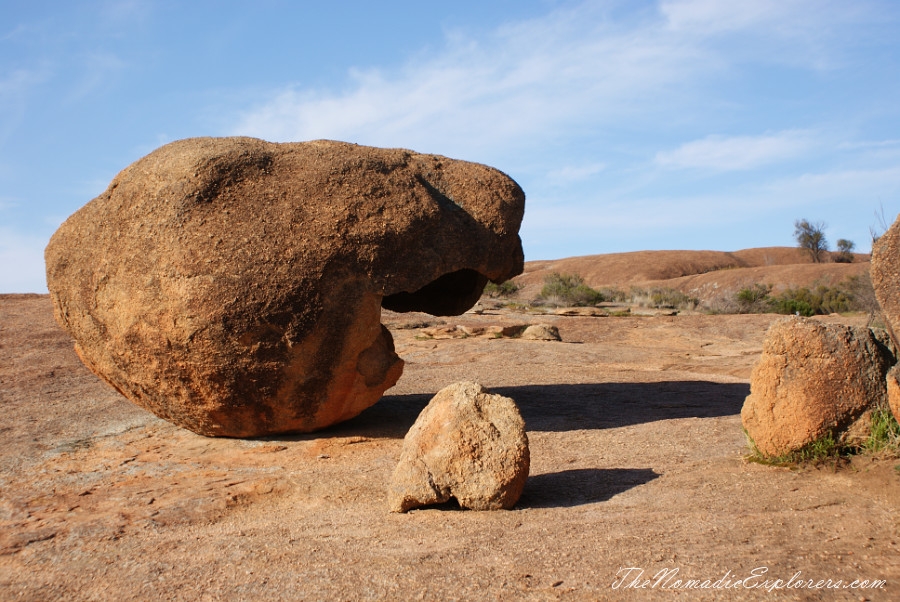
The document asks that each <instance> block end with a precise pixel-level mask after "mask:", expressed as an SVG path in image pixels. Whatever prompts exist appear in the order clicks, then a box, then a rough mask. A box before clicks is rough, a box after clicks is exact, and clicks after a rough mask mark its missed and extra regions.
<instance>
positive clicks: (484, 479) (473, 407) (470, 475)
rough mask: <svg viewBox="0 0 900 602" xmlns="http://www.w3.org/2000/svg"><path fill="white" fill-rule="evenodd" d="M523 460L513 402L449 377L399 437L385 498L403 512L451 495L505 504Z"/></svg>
mask: <svg viewBox="0 0 900 602" xmlns="http://www.w3.org/2000/svg"><path fill="white" fill-rule="evenodd" d="M529 465H530V456H529V451H528V436H527V435H526V434H525V422H524V421H523V420H522V416H521V415H520V414H519V410H518V408H517V407H516V404H515V402H514V401H513V400H512V399H509V398H508V397H503V396H501V395H493V394H491V393H489V392H488V391H486V390H485V389H484V388H483V387H482V386H481V385H479V384H476V383H471V382H461V383H455V384H453V385H450V386H449V387H445V388H444V389H441V390H440V391H438V393H437V394H436V395H435V396H434V397H433V398H432V400H431V402H429V404H428V405H427V406H426V407H425V409H424V410H422V413H421V414H419V417H418V418H417V419H416V422H415V424H413V426H412V428H411V429H410V430H409V432H408V433H407V435H406V438H405V439H404V440H403V449H402V451H401V452H400V461H399V463H398V464H397V468H396V469H395V470H394V474H393V477H392V479H391V484H390V488H389V490H388V504H389V505H390V508H391V511H393V512H406V511H407V510H410V509H412V508H418V507H420V506H427V505H431V504H441V503H444V502H447V501H449V500H450V498H451V497H454V498H456V500H457V501H458V502H459V505H460V506H461V507H463V508H469V509H472V510H499V509H502V508H512V507H513V506H514V505H515V503H516V502H517V501H518V499H519V496H521V495H522V489H523V488H524V487H525V481H526V480H527V479H528V469H529Z"/></svg>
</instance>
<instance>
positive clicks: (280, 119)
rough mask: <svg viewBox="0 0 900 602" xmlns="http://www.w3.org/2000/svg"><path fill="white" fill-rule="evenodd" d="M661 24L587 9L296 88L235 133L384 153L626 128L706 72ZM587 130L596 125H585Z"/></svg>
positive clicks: (251, 115)
mask: <svg viewBox="0 0 900 602" xmlns="http://www.w3.org/2000/svg"><path fill="white" fill-rule="evenodd" d="M661 26H662V24H661V22H660V20H659V18H658V16H651V17H649V18H648V22H646V23H642V24H639V25H638V26H635V27H623V26H622V25H621V24H620V23H618V22H616V21H613V20H611V19H608V18H607V17H606V16H605V15H604V14H602V12H599V11H597V10H596V9H594V8H592V5H590V4H585V5H582V6H580V7H578V8H577V9H574V10H561V11H557V12H555V13H553V14H551V15H549V16H547V17H545V18H542V19H536V20H532V21H525V22H522V23H515V24H510V25H507V26H505V27H503V28H500V29H498V30H497V31H495V32H494V33H493V34H492V35H491V36H489V37H488V38H486V39H484V40H479V41H475V40H470V39H466V38H464V37H462V36H460V35H456V36H453V37H450V38H448V40H447V43H446V46H445V47H444V49H443V50H442V51H441V53H440V54H438V55H437V56H432V57H430V58H428V59H426V60H419V61H416V62H412V63H409V64H407V65H405V66H403V67H402V68H400V69H399V70H395V71H353V72H351V73H350V79H349V81H348V85H347V87H346V89H344V90H340V91H329V90H316V89H306V88H303V87H300V86H292V87H289V88H286V89H282V90H280V91H277V92H276V93H275V94H274V95H273V97H272V98H271V100H268V101H266V102H264V103H262V104H261V105H259V106H256V107H253V108H252V109H251V110H249V111H247V112H246V113H245V114H243V115H242V116H241V118H240V120H239V123H238V124H237V125H236V126H235V127H234V128H233V132H234V133H238V134H247V135H255V136H260V137H263V138H268V139H272V140H304V139H310V138H319V137H329V138H342V139H350V140H354V141H359V142H368V143H375V144H379V145H400V146H415V147H418V148H422V147H425V149H428V148H430V147H434V146H435V145H436V144H439V145H440V147H441V148H447V147H450V148H461V147H462V148H473V149H478V148H496V147H498V146H508V145H510V144H517V143H521V142H522V141H526V142H527V141H531V143H532V144H534V143H535V142H536V141H535V136H537V135H540V136H546V135H547V133H548V132H550V131H556V132H557V133H559V132H561V131H563V130H565V129H573V128H580V127H583V126H584V125H590V126H594V125H596V124H598V123H610V122H616V120H619V119H621V118H622V117H623V116H624V115H626V114H630V115H635V114H637V113H638V112H639V111H640V109H641V107H642V106H646V104H647V103H648V99H651V98H653V97H655V96H656V95H658V94H659V93H660V92H662V91H663V90H666V89H667V88H669V87H673V88H677V87H679V86H680V85H681V82H682V81H684V78H686V77H688V76H689V72H690V71H692V70H694V69H695V68H696V60H695V59H696V58H697V57H694V56H692V54H693V50H692V49H691V48H690V46H688V45H682V44H678V43H673V41H672V40H667V39H666V38H665V36H662V37H661V36H659V35H657V34H658V33H659V32H660V28H661ZM585 119H587V120H588V123H587V124H585V123H584V121H585Z"/></svg>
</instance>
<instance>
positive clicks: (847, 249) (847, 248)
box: [834, 238, 856, 263]
mask: <svg viewBox="0 0 900 602" xmlns="http://www.w3.org/2000/svg"><path fill="white" fill-rule="evenodd" d="M855 248H856V245H855V244H854V243H853V241H852V240H847V239H846V238H839V239H838V241H837V250H838V252H837V255H836V256H835V258H834V261H835V263H853V249H855Z"/></svg>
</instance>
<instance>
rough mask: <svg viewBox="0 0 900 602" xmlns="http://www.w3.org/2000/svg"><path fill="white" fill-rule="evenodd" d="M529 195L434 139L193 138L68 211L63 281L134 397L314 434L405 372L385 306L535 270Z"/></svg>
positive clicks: (56, 280)
mask: <svg viewBox="0 0 900 602" xmlns="http://www.w3.org/2000/svg"><path fill="white" fill-rule="evenodd" d="M524 208H525V196H524V193H523V192H522V190H521V188H519V186H518V185H517V184H516V183H515V182H514V181H513V180H512V179H510V178H509V177H508V176H507V175H505V174H503V173H501V172H500V171H497V170H496V169H492V168H490V167H487V166H485V165H478V164H475V163H469V162H465V161H457V160H452V159H448V158H446V157H440V156H437V155H425V154H419V153H415V152H412V151H408V150H402V149H380V148H372V147H366V146H358V145H355V144H347V143H343V142H334V141H327V140H318V141H313V142H297V143H284V144H277V143H271V142H265V141H263V140H257V139H253V138H193V139H189V140H180V141H178V142H173V143H171V144H167V145H165V146H163V147H161V148H159V149H157V150H155V151H154V152H152V153H150V154H149V155H147V156H146V157H144V158H142V159H140V160H138V161H136V162H135V163H133V164H132V165H130V166H129V167H127V168H125V169H124V170H123V171H122V172H121V173H119V174H118V175H117V176H116V177H115V179H114V180H113V181H112V183H111V184H110V186H109V188H107V190H106V191H105V192H104V193H103V194H101V195H100V196H99V197H97V198H96V199H94V200H92V201H91V202H89V203H88V204H87V205H85V206H84V207H82V208H81V209H79V210H78V211H77V212H76V213H75V214H73V215H72V216H71V217H69V219H67V220H66V221H65V223H63V224H62V225H61V226H60V227H59V229H58V230H57V231H56V233H55V234H54V235H53V237H52V238H51V240H50V244H49V245H48V246H47V249H46V252H45V258H46V263H47V286H48V288H49V290H50V297H51V300H52V301H53V306H54V315H55V317H56V320H57V322H59V324H60V325H62V326H63V328H65V329H66V330H67V331H68V332H69V334H71V335H72V337H73V338H74V339H75V349H76V351H77V352H78V355H79V356H80V357H81V359H82V361H83V362H84V363H85V364H86V365H87V366H88V367H89V368H90V369H91V370H92V371H93V372H94V373H96V374H97V375H98V376H100V377H101V378H103V379H104V380H106V381H107V382H108V383H109V384H110V385H112V386H113V387H115V388H116V389H117V390H118V391H119V392H121V393H122V394H123V395H124V396H125V397H127V398H128V399H130V400H131V401H132V402H134V403H136V404H138V405H140V406H142V407H144V408H146V409H148V410H150V411H152V412H153V413H155V414H156V415H158V416H160V417H162V418H165V419H167V420H169V421H171V422H174V423H175V424H177V425H179V426H182V427H185V428H188V429H190V430H192V431H194V432H197V433H200V434H203V435H211V436H228V437H255V436H262V435H271V434H275V433H284V432H306V431H312V430H315V429H320V428H323V427H326V426H328V425H331V424H334V423H337V422H340V421H342V420H346V419H348V418H352V417H353V416H356V415H357V414H359V413H360V412H362V411H363V410H364V409H366V408H367V407H369V406H371V405H372V404H374V403H375V402H376V401H378V399H379V398H380V397H381V395H382V394H383V393H384V391H385V390H386V389H388V388H389V387H391V386H393V385H394V383H396V382H397V379H398V378H399V377H400V375H401V373H402V371H403V360H401V359H400V358H399V357H398V356H397V354H396V353H395V352H394V344H393V339H392V338H391V334H390V332H388V330H387V329H386V328H384V327H383V326H382V325H381V322H380V318H381V310H382V308H385V309H388V310H393V311H397V312H410V311H422V312H427V313H429V314H432V315H458V314H461V313H463V312H465V311H466V310H468V309H469V308H470V307H472V306H473V305H474V304H475V303H476V302H477V301H478V299H479V297H480V296H481V292H482V290H483V289H484V285H485V284H486V283H487V281H488V280H489V279H490V280H494V281H496V282H503V281H504V280H506V279H508V278H511V277H513V276H515V275H516V274H519V273H521V271H522V266H523V253H522V245H521V241H520V240H519V236H518V229H519V224H520V223H521V220H522V215H523V211H524Z"/></svg>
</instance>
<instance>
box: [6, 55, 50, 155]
mask: <svg viewBox="0 0 900 602" xmlns="http://www.w3.org/2000/svg"><path fill="white" fill-rule="evenodd" d="M49 78H50V69H49V66H47V65H41V66H38V67H36V68H31V69H24V68H22V69H13V70H11V71H9V72H8V73H5V74H0V143H2V142H3V141H4V140H5V139H6V138H7V137H8V136H9V134H10V133H11V132H12V130H13V129H14V128H15V127H16V126H17V125H18V124H19V123H20V122H21V120H22V118H23V117H24V115H25V111H26V109H27V106H28V98H29V96H30V95H31V94H33V93H34V91H35V89H36V88H37V87H38V86H40V85H41V84H43V83H44V82H46V81H47V80H48V79H49Z"/></svg>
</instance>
